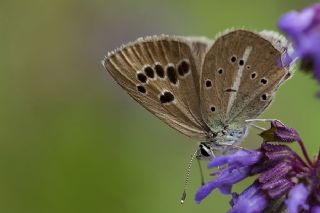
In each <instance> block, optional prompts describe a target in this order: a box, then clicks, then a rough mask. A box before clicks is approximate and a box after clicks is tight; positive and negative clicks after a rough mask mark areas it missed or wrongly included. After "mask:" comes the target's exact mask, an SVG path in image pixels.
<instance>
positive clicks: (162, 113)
mask: <svg viewBox="0 0 320 213" xmlns="http://www.w3.org/2000/svg"><path fill="white" fill-rule="evenodd" d="M194 44H195V46H199V47H200V46H201V47H202V45H197V43H194ZM199 44H200V42H199ZM193 47H194V45H193V43H192V42H190V41H188V40H187V39H183V38H180V37H168V36H158V37H150V38H146V39H139V40H137V41H136V42H133V43H129V44H128V45H125V46H124V47H122V48H120V49H118V50H116V51H115V52H113V53H111V54H109V55H108V56H107V57H106V58H105V60H104V61H103V65H104V67H105V68H106V69H107V70H108V71H109V73H110V74H111V75H112V77H113V78H114V79H115V80H116V82H117V83H118V84H119V85H120V86H121V87H122V88H124V89H125V90H126V91H127V92H128V93H129V95H130V96H131V97H133V98H134V99H135V100H136V101H137V102H139V103H140V104H141V105H142V106H143V107H145V108H146V109H147V110H149V111H150V112H151V113H153V114H154V115H156V116H157V117H159V118H160V119H161V120H163V121H164V122H166V123H167V124H168V125H170V126H171V127H173V128H174V129H177V130H178V131H180V132H182V133H184V134H185V135H187V136H190V137H192V138H195V139H198V140H205V138H206V128H207V127H206V125H205V123H204V122H203V120H202V116H201V111H200V98H199V87H200V85H199V67H197V66H198V65H197V64H199V62H198V60H199V58H200V57H199V56H198V55H194V53H193V52H192V50H191V48H193ZM199 49H200V48H199ZM198 51H202V50H198ZM195 52H196V51H195ZM199 54H200V53H199Z"/></svg>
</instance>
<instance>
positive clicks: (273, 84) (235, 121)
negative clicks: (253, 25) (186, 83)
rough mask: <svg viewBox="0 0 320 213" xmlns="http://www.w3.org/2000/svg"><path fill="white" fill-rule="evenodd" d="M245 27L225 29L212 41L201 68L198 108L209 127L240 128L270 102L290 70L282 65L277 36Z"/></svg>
mask: <svg viewBox="0 0 320 213" xmlns="http://www.w3.org/2000/svg"><path fill="white" fill-rule="evenodd" d="M266 37H268V36H262V35H259V34H257V33H254V32H251V31H247V30H235V31H231V32H228V33H226V34H224V35H222V36H220V37H218V38H217V40H216V41H215V42H214V44H213V45H212V47H211V48H210V50H209V51H208V53H207V55H206V57H205V59H204V64H203V67H202V76H201V81H200V84H201V88H200V90H201V91H200V94H201V95H200V97H201V103H202V105H201V107H202V114H203V119H204V120H205V122H206V123H207V124H208V125H209V126H210V127H211V129H213V130H216V131H220V130H221V129H223V128H224V126H228V127H230V128H240V127H243V126H245V120H246V119H251V118H256V117H257V116H259V115H260V114H261V113H262V112H263V110H264V109H265V108H266V107H267V106H268V105H269V104H270V102H271V100H272V97H273V95H274V93H275V91H276V90H277V89H278V87H279V86H280V85H281V83H282V82H284V80H285V79H286V76H287V75H288V73H289V70H288V69H287V68H286V67H284V66H283V65H282V62H281V56H282V54H284V51H285V50H286V48H285V47H283V48H279V47H277V46H276V45H275V44H274V42H275V41H276V38H272V39H273V41H271V37H268V38H270V39H267V38H266Z"/></svg>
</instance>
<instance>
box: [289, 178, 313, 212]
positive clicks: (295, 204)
mask: <svg viewBox="0 0 320 213" xmlns="http://www.w3.org/2000/svg"><path fill="white" fill-rule="evenodd" d="M308 194H309V190H308V189H307V187H305V186H304V184H302V183H301V184H298V185H296V186H295V187H293V188H292V189H291V190H290V192H289V198H288V199H287V200H286V202H285V203H286V205H287V207H288V211H289V212H290V213H298V212H299V210H308V209H309V206H308V205H307V204H306V200H307V197H308Z"/></svg>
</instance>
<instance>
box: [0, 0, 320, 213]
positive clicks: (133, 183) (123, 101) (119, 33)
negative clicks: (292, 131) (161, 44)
mask: <svg viewBox="0 0 320 213" xmlns="http://www.w3.org/2000/svg"><path fill="white" fill-rule="evenodd" d="M310 3H312V1H305V0H292V1H285V0H281V1H280V0H269V1H265V0H257V1H248V0H242V1H235V0H234V1H231V0H225V1H212V0H210V1H209V0H207V1H191V0H186V1H182V0H181V1H170V0H162V1H153V0H152V1H151V0H149V1H147V0H145V1H143V0H136V1H130V0H126V1H121V0H106V1H103V0H91V1H83V0H69V1H64V0H56V1H37V0H35V1H16V0H13V1H1V3H0V26H1V33H0V58H1V59H0V71H1V78H0V94H1V96H0V97H1V107H0V137H1V138H0V212H1V213H2V212H4V213H29V212H30V213H31V212H32V213H56V212H66V213H71V212H77V213H80V212H94V213H100V212H130V213H131V212H139V213H142V212H153V213H157V212H159V213H163V212H184V213H188V212H226V210H227V209H228V208H229V204H228V201H229V200H230V197H228V196H222V195H219V194H218V193H213V194H212V195H211V196H210V197H209V198H208V199H206V200H204V201H203V202H202V203H201V204H200V205H197V204H195V203H194V201H193V196H194V193H195V191H196V190H197V188H198V187H199V186H200V179H199V172H198V168H197V165H196V164H195V165H194V167H193V169H192V176H191V180H192V181H191V183H190V188H189V191H188V192H189V194H188V198H187V201H186V203H185V205H183V206H181V205H180V203H179V200H180V195H181V192H182V189H183V184H184V176H185V170H186V165H187V163H188V161H189V159H190V155H191V154H192V153H193V151H194V150H195V148H196V143H195V142H194V141H192V140H191V139H188V138H187V137H185V136H183V135H181V134H180V133H178V132H176V131H175V130H173V129H171V128H169V127H168V126H166V125H165V124H163V123H162V122H161V121H160V120H158V119H157V118H156V117H154V116H152V115H151V114H150V113H148V112H147V111H146V110H144V109H143V108H142V107H140V106H139V105H138V104H137V103H135V102H134V101H132V100H131V98H130V97H129V96H128V95H127V94H126V93H125V92H124V91H123V90H122V89H121V88H120V87H119V86H118V85H117V84H116V83H115V82H114V81H113V80H112V79H111V77H110V76H109V75H108V74H107V73H106V71H105V70H104V69H103V67H102V66H101V64H100V60H101V59H103V57H104V55H105V54H106V53H107V51H110V50H112V49H114V48H116V47H118V46H120V45H121V44H123V43H127V42H129V41H132V40H135V39H136V38H137V37H140V36H146V35H153V34H160V33H165V34H178V35H199V36H200V35H204V36H208V37H209V38H213V37H214V36H215V34H216V33H218V32H220V31H223V30H225V29H226V28H230V27H246V28H249V29H255V30H263V29H270V30H277V28H276V22H277V20H278V18H279V16H280V15H281V14H283V13H284V12H286V11H288V10H292V9H300V8H302V7H305V6H307V5H308V4H310ZM318 90H319V87H318V86H317V85H316V83H315V81H314V80H312V79H311V77H309V76H306V75H304V74H302V73H300V72H297V73H296V74H295V76H294V77H293V78H292V80H290V81H289V82H287V83H286V84H285V85H284V86H283V87H282V88H281V89H280V90H279V92H278V94H277V97H276V100H275V101H274V103H273V105H272V106H271V107H270V108H269V109H268V110H267V111H266V112H265V113H264V114H263V115H262V116H261V117H263V118H278V119H281V120H282V121H283V122H284V123H286V124H287V125H288V126H291V127H294V128H296V129H297V130H298V131H299V132H300V134H301V136H302V138H303V139H304V140H305V142H306V143H307V148H308V151H309V152H311V153H316V152H317V150H318V149H319V145H320V134H319V132H318V131H319V122H320V116H319V111H318V110H319V106H320V102H319V100H316V99H315V93H316V91H318ZM256 134H257V131H256V130H252V131H251V133H250V135H249V137H248V138H246V140H245V146H250V147H257V146H258V145H259V142H260V141H261V140H260V138H259V137H258V136H257V135H256ZM293 146H294V147H297V146H296V145H293ZM204 166H205V163H204ZM206 175H207V174H206ZM206 178H207V180H208V179H209V177H208V176H206ZM238 187H239V189H240V188H243V187H244V185H243V186H241V185H240V186H238Z"/></svg>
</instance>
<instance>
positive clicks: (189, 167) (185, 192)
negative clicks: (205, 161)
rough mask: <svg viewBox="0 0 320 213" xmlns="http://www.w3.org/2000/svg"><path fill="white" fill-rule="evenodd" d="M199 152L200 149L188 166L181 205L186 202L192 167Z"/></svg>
mask: <svg viewBox="0 0 320 213" xmlns="http://www.w3.org/2000/svg"><path fill="white" fill-rule="evenodd" d="M197 152H198V148H197V150H196V151H195V152H194V153H193V155H192V156H191V159H190V161H189V164H188V167H187V171H186V177H185V181H184V186H183V193H182V196H181V200H180V203H181V204H183V203H184V201H185V200H186V198H187V188H188V183H189V180H190V172H191V166H192V162H193V159H194V158H195V156H196V155H197Z"/></svg>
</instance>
